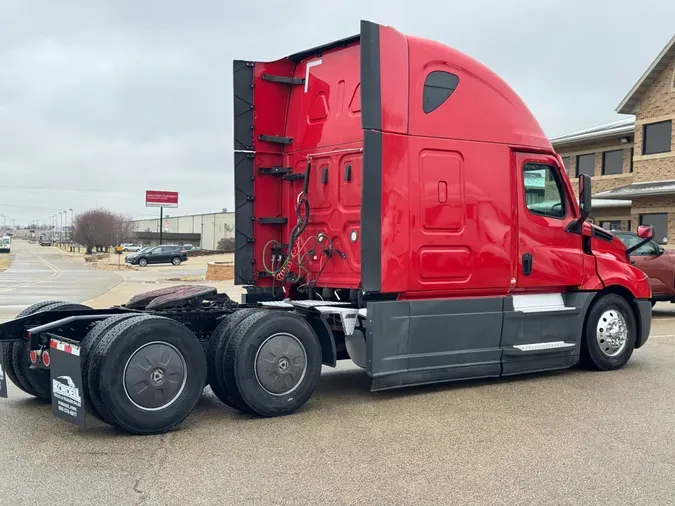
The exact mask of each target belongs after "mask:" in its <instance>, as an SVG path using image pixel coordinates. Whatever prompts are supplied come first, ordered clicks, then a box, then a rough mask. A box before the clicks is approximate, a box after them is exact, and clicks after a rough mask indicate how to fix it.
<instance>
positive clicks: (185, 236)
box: [130, 209, 234, 250]
mask: <svg viewBox="0 0 675 506" xmlns="http://www.w3.org/2000/svg"><path fill="white" fill-rule="evenodd" d="M165 211H166V210H165ZM168 214H169V215H168V216H166V215H165V216H164V218H163V219H162V221H161V222H160V220H159V216H158V217H157V218H155V219H143V220H134V222H133V223H134V234H133V237H131V239H130V241H132V242H137V243H138V244H142V245H143V246H156V245H157V244H159V231H160V227H162V243H163V244H170V243H171V244H192V245H193V246H199V247H200V248H202V249H208V250H215V249H217V247H218V242H219V241H220V240H221V239H232V238H234V213H231V212H230V213H228V212H227V210H226V209H224V210H223V211H222V212H219V213H209V214H193V215H188V216H171V214H170V213H168Z"/></svg>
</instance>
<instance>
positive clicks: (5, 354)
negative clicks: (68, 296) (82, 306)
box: [2, 300, 58, 397]
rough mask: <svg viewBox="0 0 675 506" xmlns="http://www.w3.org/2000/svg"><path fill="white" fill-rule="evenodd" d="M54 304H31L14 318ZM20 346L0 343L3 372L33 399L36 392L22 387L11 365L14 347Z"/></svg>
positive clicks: (26, 385) (52, 302)
mask: <svg viewBox="0 0 675 506" xmlns="http://www.w3.org/2000/svg"><path fill="white" fill-rule="evenodd" d="M56 302H58V301H55V300H48V301H44V302H38V303H36V304H33V305H32V306H28V307H27V308H26V309H24V310H23V311H21V312H20V313H19V314H18V315H16V317H17V318H21V317H22V316H28V315H31V314H33V313H37V312H39V311H40V309H42V308H43V307H45V306H49V305H50V304H54V303H56ZM21 345H23V343H21V342H18V343H17V342H8V343H2V361H3V363H4V364H5V372H6V373H7V376H8V377H9V379H10V380H12V383H14V385H16V387H17V388H19V389H20V390H21V391H23V392H25V393H27V394H29V395H32V396H33V397H35V396H36V395H37V392H35V390H34V389H33V388H32V387H31V386H30V385H29V384H25V386H24V384H22V383H21V381H20V380H19V378H18V376H17V375H16V372H15V371H14V364H13V363H12V354H13V352H14V347H15V346H21Z"/></svg>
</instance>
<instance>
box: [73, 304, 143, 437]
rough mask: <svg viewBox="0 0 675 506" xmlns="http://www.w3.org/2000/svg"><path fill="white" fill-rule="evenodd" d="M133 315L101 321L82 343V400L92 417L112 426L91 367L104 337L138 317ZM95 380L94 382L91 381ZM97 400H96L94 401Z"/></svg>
mask: <svg viewBox="0 0 675 506" xmlns="http://www.w3.org/2000/svg"><path fill="white" fill-rule="evenodd" d="M136 315H137V313H133V314H119V315H114V316H111V317H110V318H106V319H105V320H101V321H100V322H98V323H97V324H96V325H94V327H93V328H92V329H91V330H90V331H89V332H88V333H87V335H86V336H84V339H83V340H82V342H81V343H80V350H81V356H82V385H83V387H84V388H83V390H84V392H83V393H82V398H83V400H84V407H85V409H86V410H87V411H89V413H90V414H91V415H93V416H94V417H96V418H98V419H99V420H101V421H102V422H105V423H107V424H110V425H112V422H111V421H110V415H109V414H108V413H107V411H106V410H105V407H104V406H103V403H102V402H101V393H100V392H99V390H98V382H97V381H95V380H96V379H97V375H95V374H91V371H92V369H93V368H91V367H90V364H91V358H92V355H93V351H94V349H95V348H96V346H97V345H98V343H99V342H100V340H101V339H102V338H103V336H104V335H105V334H106V333H107V332H108V331H109V330H110V329H112V328H113V327H114V326H116V325H117V324H118V323H119V322H121V321H124V320H127V319H129V318H132V317H133V316H136ZM91 378H93V379H94V381H90V379H91ZM94 399H95V400H94Z"/></svg>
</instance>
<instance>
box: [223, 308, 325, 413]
mask: <svg viewBox="0 0 675 506" xmlns="http://www.w3.org/2000/svg"><path fill="white" fill-rule="evenodd" d="M223 372H224V376H225V384H227V385H228V387H229V386H230V385H232V386H233V390H234V388H236V390H237V392H238V394H239V395H240V396H241V398H242V400H243V401H244V402H245V403H246V404H247V405H248V406H249V407H250V408H251V409H252V410H253V411H254V412H256V413H258V414H259V415H262V416H280V415H286V414H289V413H292V412H294V411H296V410H297V409H298V408H300V406H302V405H303V404H304V403H305V402H307V400H308V399H309V398H310V397H311V395H312V393H313V392H314V389H315V388H316V385H317V383H318V381H319V377H320V376H321V345H320V343H319V339H318V337H317V336H316V334H315V333H314V330H312V327H311V326H310V325H309V324H308V323H307V322H306V321H305V320H304V319H302V318H301V317H300V316H298V315H296V314H293V313H290V312H277V311H260V312H258V313H255V314H252V315H250V316H249V317H248V318H246V319H245V320H244V321H243V322H241V323H240V324H239V325H238V326H237V328H236V329H234V331H233V333H232V337H231V338H230V342H229V344H228V346H227V349H226V351H225V361H224V364H223Z"/></svg>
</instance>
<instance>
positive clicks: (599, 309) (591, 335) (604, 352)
mask: <svg viewBox="0 0 675 506" xmlns="http://www.w3.org/2000/svg"><path fill="white" fill-rule="evenodd" d="M636 328H637V326H636V324H635V314H634V313H633V310H632V309H631V307H630V306H629V305H628V302H626V300H625V299H624V298H623V297H621V296H619V295H615V294H609V295H605V296H603V297H602V298H600V299H599V300H598V301H597V302H596V303H595V304H594V305H593V307H592V308H591V310H590V312H589V314H588V318H587V320H586V328H585V332H584V338H583V341H582V344H581V353H582V358H583V359H584V362H585V363H586V365H588V366H590V367H591V368H594V369H597V370H599V371H609V370H613V369H619V368H621V367H623V366H624V365H625V364H626V362H628V359H630V357H631V355H632V354H633V350H634V349H635V341H636V337H637V331H636Z"/></svg>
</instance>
